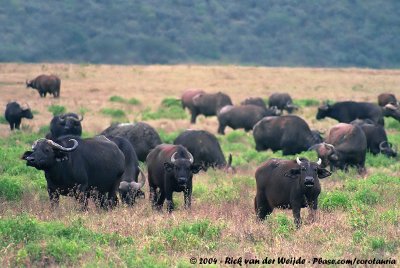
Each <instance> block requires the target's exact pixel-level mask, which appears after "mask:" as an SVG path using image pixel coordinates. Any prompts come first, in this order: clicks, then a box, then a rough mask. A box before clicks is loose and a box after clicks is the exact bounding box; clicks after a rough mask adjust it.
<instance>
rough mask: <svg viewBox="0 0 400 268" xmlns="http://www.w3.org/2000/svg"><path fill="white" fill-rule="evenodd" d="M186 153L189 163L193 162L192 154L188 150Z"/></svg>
mask: <svg viewBox="0 0 400 268" xmlns="http://www.w3.org/2000/svg"><path fill="white" fill-rule="evenodd" d="M188 154H189V161H190V164H193V162H194V158H193V155H192V154H191V153H190V152H189V151H188Z"/></svg>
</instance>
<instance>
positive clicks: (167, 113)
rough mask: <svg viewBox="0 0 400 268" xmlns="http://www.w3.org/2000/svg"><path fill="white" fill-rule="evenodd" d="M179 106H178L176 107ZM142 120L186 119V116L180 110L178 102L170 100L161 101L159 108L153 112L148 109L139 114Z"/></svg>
mask: <svg viewBox="0 0 400 268" xmlns="http://www.w3.org/2000/svg"><path fill="white" fill-rule="evenodd" d="M178 104H179V105H178ZM141 115H142V120H155V119H162V118H165V119H187V118H188V115H187V114H186V113H185V111H184V110H183V109H182V106H181V105H180V101H179V100H177V99H172V98H165V99H163V100H162V102H161V105H160V107H158V109H157V110H156V111H155V112H153V111H151V109H150V108H146V109H145V110H143V111H142V112H141Z"/></svg>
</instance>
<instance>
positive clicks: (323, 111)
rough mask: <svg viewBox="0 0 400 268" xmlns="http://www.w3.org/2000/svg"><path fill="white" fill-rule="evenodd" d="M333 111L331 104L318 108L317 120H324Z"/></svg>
mask: <svg viewBox="0 0 400 268" xmlns="http://www.w3.org/2000/svg"><path fill="white" fill-rule="evenodd" d="M330 109H331V105H329V104H323V105H321V106H319V107H318V113H317V116H316V118H317V120H321V119H324V118H325V117H326V116H327V115H328V114H329V111H330Z"/></svg>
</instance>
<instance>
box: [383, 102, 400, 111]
mask: <svg viewBox="0 0 400 268" xmlns="http://www.w3.org/2000/svg"><path fill="white" fill-rule="evenodd" d="M385 108H386V109H390V110H393V111H396V110H397V109H398V108H399V107H396V106H394V105H393V104H391V103H389V104H386V105H385Z"/></svg>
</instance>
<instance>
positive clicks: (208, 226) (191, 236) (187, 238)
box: [149, 219, 224, 253]
mask: <svg viewBox="0 0 400 268" xmlns="http://www.w3.org/2000/svg"><path fill="white" fill-rule="evenodd" d="M223 228H224V226H223V224H214V223H211V221H210V220H208V219H203V220H196V221H194V222H187V221H183V222H181V223H179V225H177V226H171V227H169V228H167V229H163V230H160V231H159V232H157V233H156V234H153V241H152V242H151V243H150V246H149V251H150V252H153V253H159V252H163V251H169V250H176V251H179V252H189V251H191V250H198V251H204V250H205V251H213V250H215V249H216V248H217V247H218V242H219V239H220V237H221V232H222V230H223Z"/></svg>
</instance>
